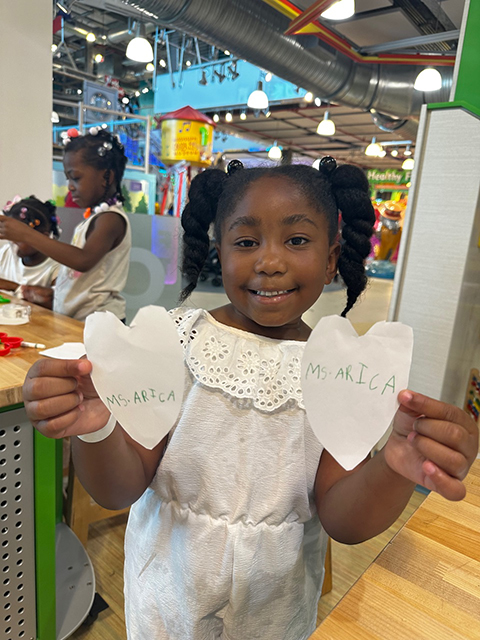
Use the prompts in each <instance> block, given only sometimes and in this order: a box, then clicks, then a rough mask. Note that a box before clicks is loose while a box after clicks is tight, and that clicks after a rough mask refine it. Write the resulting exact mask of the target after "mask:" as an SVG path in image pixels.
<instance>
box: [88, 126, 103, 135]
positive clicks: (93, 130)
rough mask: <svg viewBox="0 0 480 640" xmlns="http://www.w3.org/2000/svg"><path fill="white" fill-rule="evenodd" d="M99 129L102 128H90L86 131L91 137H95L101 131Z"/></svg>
mask: <svg viewBox="0 0 480 640" xmlns="http://www.w3.org/2000/svg"><path fill="white" fill-rule="evenodd" d="M101 129H102V127H90V129H89V130H88V133H89V134H90V135H91V136H96V135H97V133H98V132H99V131H101Z"/></svg>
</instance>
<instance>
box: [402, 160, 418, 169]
mask: <svg viewBox="0 0 480 640" xmlns="http://www.w3.org/2000/svg"><path fill="white" fill-rule="evenodd" d="M414 166H415V160H414V159H413V158H407V159H406V160H404V161H403V163H402V169H405V171H411V170H412V169H413V167H414Z"/></svg>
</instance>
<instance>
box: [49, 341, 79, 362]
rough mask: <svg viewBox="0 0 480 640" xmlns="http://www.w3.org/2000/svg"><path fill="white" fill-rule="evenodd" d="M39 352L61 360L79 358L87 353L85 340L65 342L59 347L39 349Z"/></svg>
mask: <svg viewBox="0 0 480 640" xmlns="http://www.w3.org/2000/svg"><path fill="white" fill-rule="evenodd" d="M39 354H40V355H42V356H49V357H50V358H60V359H61V360H78V358H81V357H82V356H84V355H85V345H84V344H83V342H64V343H63V344H61V345H60V346H59V347H52V348H51V349H44V350H43V351H39Z"/></svg>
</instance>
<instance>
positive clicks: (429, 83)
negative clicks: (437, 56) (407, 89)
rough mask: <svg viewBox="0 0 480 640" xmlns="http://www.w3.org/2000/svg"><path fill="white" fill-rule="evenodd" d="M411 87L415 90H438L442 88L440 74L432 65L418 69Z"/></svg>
mask: <svg viewBox="0 0 480 640" xmlns="http://www.w3.org/2000/svg"><path fill="white" fill-rule="evenodd" d="M413 88H414V89H416V90H417V91H438V89H441V88H442V76H441V75H440V72H439V71H437V70H436V69H434V68H433V67H427V68H426V69H424V70H423V71H420V73H419V74H418V76H417V78H416V80H415V84H414V85H413Z"/></svg>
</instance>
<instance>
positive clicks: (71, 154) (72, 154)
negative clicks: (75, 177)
mask: <svg viewBox="0 0 480 640" xmlns="http://www.w3.org/2000/svg"><path fill="white" fill-rule="evenodd" d="M63 165H64V166H65V167H81V166H84V165H85V160H84V157H83V151H82V150H81V149H79V150H78V151H67V153H66V154H65V155H64V156H63Z"/></svg>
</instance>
